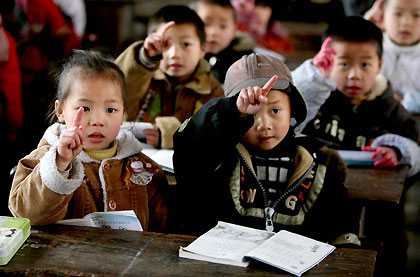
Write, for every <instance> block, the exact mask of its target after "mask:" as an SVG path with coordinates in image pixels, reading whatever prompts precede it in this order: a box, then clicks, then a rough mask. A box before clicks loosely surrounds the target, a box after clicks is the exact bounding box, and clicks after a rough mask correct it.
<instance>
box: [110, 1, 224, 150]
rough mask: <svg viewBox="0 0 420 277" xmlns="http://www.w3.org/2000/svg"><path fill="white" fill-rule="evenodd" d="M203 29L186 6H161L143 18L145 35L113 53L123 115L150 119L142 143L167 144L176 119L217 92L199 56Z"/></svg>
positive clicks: (202, 49) (189, 113)
mask: <svg viewBox="0 0 420 277" xmlns="http://www.w3.org/2000/svg"><path fill="white" fill-rule="evenodd" d="M205 42H206V34H205V30H204V23H203V21H202V20H201V19H200V17H199V16H198V15H197V14H196V13H195V12H194V11H193V10H191V9H190V8H188V7H186V6H177V5H174V6H165V7H163V8H162V9H160V10H159V11H158V12H157V13H156V14H155V15H154V16H153V17H152V18H151V19H150V21H149V26H148V36H147V37H146V40H145V41H138V42H135V43H133V44H132V45H131V46H129V47H128V48H127V49H126V50H125V51H124V52H123V53H121V55H120V56H119V57H118V58H117V60H116V61H117V64H118V65H119V66H120V67H121V68H122V70H123V71H124V72H125V74H126V76H127V88H128V99H127V100H128V102H127V103H128V104H129V105H128V107H127V119H126V120H128V121H144V122H152V123H156V125H157V128H154V129H148V130H145V131H144V133H145V135H146V138H147V141H146V142H147V143H148V144H151V145H153V146H155V147H161V148H173V141H172V135H173V133H175V131H176V129H177V128H178V127H179V126H180V125H181V122H182V121H184V120H185V119H187V118H189V117H190V116H192V115H193V114H194V113H195V112H196V111H197V110H198V109H199V108H200V107H201V106H202V105H203V104H204V103H206V102H207V101H208V100H210V99H212V98H214V97H219V96H223V89H222V87H221V85H220V83H219V82H218V81H217V80H216V79H215V78H214V76H213V75H212V74H211V71H210V66H209V64H208V62H207V61H205V60H204V59H203V58H204V54H205Z"/></svg>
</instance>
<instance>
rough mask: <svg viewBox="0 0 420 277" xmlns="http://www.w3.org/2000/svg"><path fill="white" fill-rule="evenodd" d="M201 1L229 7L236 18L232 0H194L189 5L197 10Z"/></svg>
mask: <svg viewBox="0 0 420 277" xmlns="http://www.w3.org/2000/svg"><path fill="white" fill-rule="evenodd" d="M199 3H204V4H209V5H217V6H221V7H223V8H229V9H231V10H232V12H233V16H234V18H233V19H234V20H236V16H235V8H234V7H233V6H232V3H231V2H230V0H192V1H191V2H190V4H189V5H188V6H189V7H190V8H191V9H193V10H197V6H198V4H199Z"/></svg>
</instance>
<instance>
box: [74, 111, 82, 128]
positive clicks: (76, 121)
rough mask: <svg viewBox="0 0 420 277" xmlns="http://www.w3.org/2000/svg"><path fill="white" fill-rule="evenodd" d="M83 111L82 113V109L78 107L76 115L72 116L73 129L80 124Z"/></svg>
mask: <svg viewBox="0 0 420 277" xmlns="http://www.w3.org/2000/svg"><path fill="white" fill-rule="evenodd" d="M83 111H84V109H83V107H80V108H79V109H78V110H77V113H76V115H75V116H74V119H73V127H74V126H80V125H81V124H82V117H83Z"/></svg>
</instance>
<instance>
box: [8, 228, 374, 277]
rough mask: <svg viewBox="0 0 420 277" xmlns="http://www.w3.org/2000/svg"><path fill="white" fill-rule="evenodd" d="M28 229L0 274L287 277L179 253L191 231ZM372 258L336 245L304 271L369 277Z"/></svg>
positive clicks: (367, 253) (370, 253)
mask: <svg viewBox="0 0 420 277" xmlns="http://www.w3.org/2000/svg"><path fill="white" fill-rule="evenodd" d="M32 229H33V230H32V234H31V236H30V237H29V239H28V241H27V242H26V243H25V244H24V246H23V248H22V249H20V250H19V251H18V252H17V253H16V255H15V257H13V259H12V260H11V261H10V262H9V264H8V265H6V266H2V267H0V275H3V274H13V275H24V274H25V275H40V276H44V275H49V276H50V275H73V276H75V275H77V276H79V275H132V276H144V275H147V276H169V275H178V276H187V275H189V276H215V275H234V276H244V275H247V276H263V275H278V274H280V275H287V276H290V274H286V273H285V272H284V271H281V270H278V269H276V268H274V267H270V266H268V265H261V264H251V265H250V266H249V267H248V268H242V267H235V266H227V265H221V264H212V263H208V262H202V261H195V260H190V259H185V258H179V257H178V249H179V247H180V246H187V245H188V244H189V243H191V242H192V241H193V240H194V239H195V237H193V236H185V235H168V234H160V233H150V232H135V231H123V230H110V229H102V228H90V227H77V226H65V225H50V226H45V227H42V228H35V227H33V228H32ZM375 259H376V252H375V251H372V250H360V249H346V248H344V249H337V250H335V251H334V252H333V253H332V254H331V255H329V256H328V257H327V258H326V259H325V260H323V261H322V262H321V263H320V264H319V265H318V266H316V267H314V268H312V269H311V270H309V271H308V272H307V273H305V276H306V275H308V276H310V275H318V276H326V275H334V276H343V275H353V276H371V275H372V274H373V268H374V264H375Z"/></svg>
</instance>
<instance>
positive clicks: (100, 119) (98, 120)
mask: <svg viewBox="0 0 420 277" xmlns="http://www.w3.org/2000/svg"><path fill="white" fill-rule="evenodd" d="M104 119H105V117H104V116H103V114H102V113H101V112H91V114H90V119H89V123H90V125H92V126H104V123H105V120H104Z"/></svg>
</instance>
